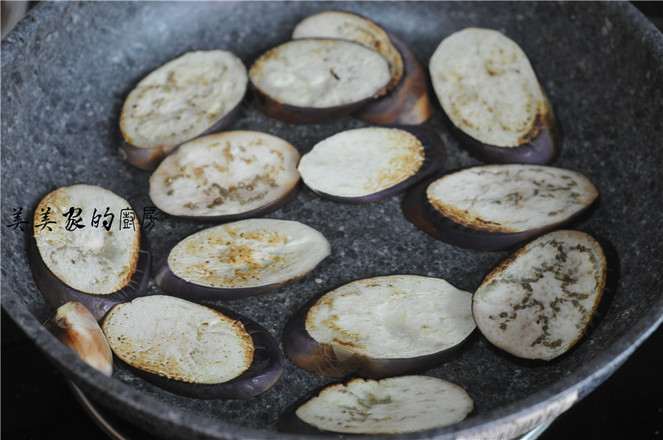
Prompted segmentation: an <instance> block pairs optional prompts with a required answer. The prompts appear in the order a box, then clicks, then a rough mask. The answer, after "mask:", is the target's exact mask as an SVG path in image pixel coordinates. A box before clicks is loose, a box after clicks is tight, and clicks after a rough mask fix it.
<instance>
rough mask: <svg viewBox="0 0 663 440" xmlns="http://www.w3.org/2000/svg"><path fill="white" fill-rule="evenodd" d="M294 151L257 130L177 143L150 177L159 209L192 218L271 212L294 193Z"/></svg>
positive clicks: (230, 217) (225, 218)
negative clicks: (178, 145) (173, 150)
mask: <svg viewBox="0 0 663 440" xmlns="http://www.w3.org/2000/svg"><path fill="white" fill-rule="evenodd" d="M298 161H299V152H298V151H297V149H296V148H295V147H294V146H292V145H291V144H290V143H288V142H286V141H285V140H283V139H281V138H279V137H276V136H272V135H270V134H267V133H261V132H257V131H228V132H224V133H218V134H213V135H208V136H203V137H200V138H198V139H194V140H192V141H190V142H187V143H185V144H182V145H181V146H180V147H179V148H178V149H177V150H176V151H175V152H173V153H172V154H170V155H169V156H168V157H167V158H166V159H164V160H163V162H161V163H160V164H159V166H158V168H157V169H156V170H155V171H154V173H153V174H152V176H151V177H150V199H151V200H152V202H154V204H155V205H156V207H157V208H159V209H160V210H161V211H163V212H165V213H167V214H170V215H173V216H177V217H186V218H191V219H195V220H207V221H230V220H238V219H242V218H248V217H254V216H259V215H263V214H266V213H268V212H272V211H274V210H276V209H278V208H280V207H281V206H283V205H284V204H286V203H287V202H288V201H290V200H291V199H292V198H293V197H294V196H295V195H296V193H297V189H298V185H297V184H298V183H299V172H298V171H297V162H298Z"/></svg>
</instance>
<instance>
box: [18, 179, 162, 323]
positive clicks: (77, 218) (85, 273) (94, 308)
mask: <svg viewBox="0 0 663 440" xmlns="http://www.w3.org/2000/svg"><path fill="white" fill-rule="evenodd" d="M122 213H125V214H129V215H130V217H131V219H132V222H131V223H130V224H129V223H127V224H125V223H123V222H122V221H121V219H120V216H121V215H122ZM123 226H125V227H123ZM28 258H29V261H30V268H31V270H32V275H33V277H34V279H35V282H36V284H37V287H38V288H39V290H40V291H41V292H42V294H43V295H44V297H45V298H46V300H47V301H48V302H49V303H50V304H51V305H52V306H53V307H55V308H58V307H60V306H62V305H64V304H66V303H68V302H70V301H78V302H80V303H82V304H83V305H84V306H85V307H86V308H88V309H89V310H90V312H91V313H92V314H93V315H94V317H95V319H97V320H100V319H101V318H103V316H104V315H105V314H106V312H107V311H108V310H109V309H110V308H111V307H113V306H114V305H115V304H118V303H121V302H125V301H129V300H131V299H133V298H136V297H138V296H141V295H143V294H144V293H145V290H146V288H147V284H148V282H149V277H150V262H151V258H150V252H149V249H148V243H147V238H146V237H145V236H144V235H143V234H141V233H140V224H139V222H138V219H137V217H136V215H135V212H134V211H133V210H132V209H131V206H130V205H129V203H128V202H127V201H126V200H124V199H123V198H121V197H119V196H118V195H116V194H114V193H113V192H111V191H109V190H107V189H104V188H102V187H99V186H95V185H85V184H78V185H72V186H67V187H61V188H58V189H56V190H55V191H53V192H51V193H49V194H48V195H47V196H45V197H44V198H43V199H42V200H41V201H40V202H39V204H38V206H37V208H36V209H35V213H34V221H33V236H32V237H31V238H30V239H29V244H28Z"/></svg>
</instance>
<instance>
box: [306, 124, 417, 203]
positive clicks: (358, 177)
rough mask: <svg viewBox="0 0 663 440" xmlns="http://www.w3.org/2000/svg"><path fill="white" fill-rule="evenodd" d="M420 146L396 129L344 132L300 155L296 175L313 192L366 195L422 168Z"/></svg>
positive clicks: (358, 129)
mask: <svg viewBox="0 0 663 440" xmlns="http://www.w3.org/2000/svg"><path fill="white" fill-rule="evenodd" d="M424 159H425V153H424V146H423V145H422V143H421V141H420V140H419V139H418V138H417V137H416V136H415V135H413V134H412V133H410V132H408V131H405V130H400V129H396V128H387V127H366V128H357V129H353V130H347V131H343V132H340V133H337V134H335V135H333V136H331V137H328V138H326V139H324V140H322V141H321V142H319V143H317V144H316V145H315V146H314V147H313V149H312V150H311V151H310V152H308V153H306V154H305V155H304V156H302V158H301V161H300V162H299V166H298V169H299V173H300V174H301V176H302V180H303V181H304V183H305V184H306V186H308V187H309V188H310V189H312V190H313V191H315V192H318V193H323V194H328V195H331V196H334V197H342V198H350V199H355V198H360V197H366V196H370V195H371V194H375V193H378V192H381V191H384V190H386V189H388V188H390V187H393V186H395V185H397V184H398V183H400V182H402V181H404V180H406V179H408V178H411V177H412V176H414V175H415V174H417V172H418V171H419V169H420V168H421V167H422V166H423V163H424Z"/></svg>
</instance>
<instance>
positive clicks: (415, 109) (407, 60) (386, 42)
mask: <svg viewBox="0 0 663 440" xmlns="http://www.w3.org/2000/svg"><path fill="white" fill-rule="evenodd" d="M292 36H293V38H294V39H299V38H339V39H343V40H349V41H354V42H356V43H359V44H362V45H364V46H366V47H369V48H371V49H373V50H375V51H377V52H379V53H380V54H382V56H384V57H385V59H386V60H387V61H388V62H389V67H390V71H391V81H390V82H389V84H388V85H387V90H386V94H385V95H383V96H381V97H379V98H377V99H375V100H374V101H371V102H368V103H366V104H365V105H364V106H362V107H361V108H360V109H359V110H357V111H355V112H354V113H353V116H355V117H357V118H359V119H361V120H363V121H366V122H369V123H373V124H383V125H387V124H407V125H417V124H421V123H423V122H424V121H426V120H427V119H428V118H429V117H430V116H431V115H432V114H433V113H434V108H433V105H432V103H431V102H430V99H429V97H428V76H427V73H426V71H425V69H424V68H423V66H422V65H421V63H420V62H419V60H418V59H417V57H416V56H415V55H414V53H413V52H412V51H411V50H410V48H409V47H408V46H407V45H406V44H405V43H404V42H403V41H402V40H400V39H399V38H397V37H396V36H395V35H394V34H393V33H392V32H390V31H389V30H388V29H386V28H384V27H382V26H380V25H378V24H377V23H375V22H373V21H371V20H369V19H367V18H366V17H363V16H361V15H358V14H354V13H351V12H347V11H325V12H321V13H318V14H314V15H311V16H309V17H307V18H305V19H304V20H302V21H301V22H299V23H298V24H297V26H296V27H295V29H294V31H293V34H292Z"/></svg>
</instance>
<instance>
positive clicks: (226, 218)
mask: <svg viewBox="0 0 663 440" xmlns="http://www.w3.org/2000/svg"><path fill="white" fill-rule="evenodd" d="M301 185H302V183H301V179H300V180H298V181H297V183H296V184H295V185H294V186H293V187H292V189H291V190H290V191H288V192H287V193H286V194H284V195H283V197H281V198H280V199H278V200H274V201H273V202H272V203H268V204H266V205H263V206H261V207H260V208H257V209H253V210H251V211H246V212H241V213H239V214H229V215H216V216H195V215H178V216H172V217H177V218H181V219H185V220H191V221H195V222H201V223H214V224H220V223H227V222H231V221H237V220H244V219H247V218H255V217H262V216H265V215H267V214H269V213H272V212H274V211H277V210H279V209H281V208H282V207H284V206H285V205H287V204H288V203H290V202H291V201H293V200H294V199H295V197H297V194H298V193H299V190H300V189H301ZM164 214H165V215H170V214H166V213H164Z"/></svg>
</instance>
